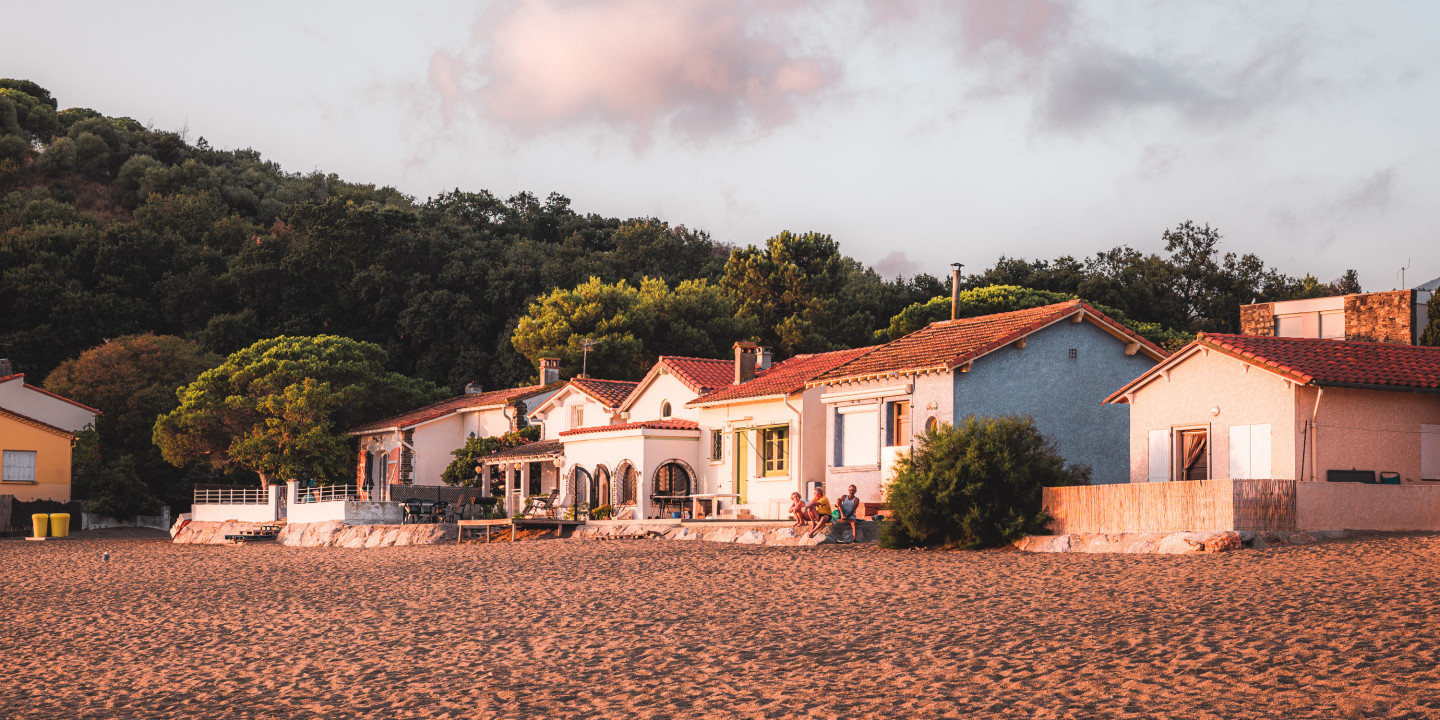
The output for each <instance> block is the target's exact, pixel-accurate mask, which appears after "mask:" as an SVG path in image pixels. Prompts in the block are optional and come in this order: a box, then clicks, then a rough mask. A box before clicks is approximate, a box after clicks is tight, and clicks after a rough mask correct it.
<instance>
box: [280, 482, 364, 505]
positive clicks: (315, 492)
mask: <svg viewBox="0 0 1440 720" xmlns="http://www.w3.org/2000/svg"><path fill="white" fill-rule="evenodd" d="M356 497H359V495H358V493H356V492H355V486H354V485H322V486H320V487H312V488H298V489H297V490H296V492H295V502H297V503H320V502H342V501H345V500H353V499H355V498H356Z"/></svg>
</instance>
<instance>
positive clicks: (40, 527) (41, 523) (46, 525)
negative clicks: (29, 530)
mask: <svg viewBox="0 0 1440 720" xmlns="http://www.w3.org/2000/svg"><path fill="white" fill-rule="evenodd" d="M30 524H31V525H34V526H35V537H45V535H46V533H45V531H46V530H48V529H50V516H49V515H46V514H45V513H35V514H34V515H31V516H30Z"/></svg>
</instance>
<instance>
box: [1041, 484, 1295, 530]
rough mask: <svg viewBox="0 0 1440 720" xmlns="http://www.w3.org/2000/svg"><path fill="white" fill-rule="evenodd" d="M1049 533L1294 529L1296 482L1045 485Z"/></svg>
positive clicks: (1045, 507) (1043, 501) (1045, 506)
mask: <svg viewBox="0 0 1440 720" xmlns="http://www.w3.org/2000/svg"><path fill="white" fill-rule="evenodd" d="M1042 503H1043V507H1044V510H1045V513H1046V514H1048V515H1049V516H1050V531H1051V532H1053V533H1055V534H1057V535H1068V534H1070V533H1162V532H1180V531H1185V530H1196V531H1199V530H1294V529H1295V481H1294V480H1191V481H1182V482H1164V483H1123V484H1117V485H1085V486H1078V487H1053V488H1045V491H1044V498H1043V500H1042Z"/></svg>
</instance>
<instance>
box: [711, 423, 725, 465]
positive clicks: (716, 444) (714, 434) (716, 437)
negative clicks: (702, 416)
mask: <svg viewBox="0 0 1440 720" xmlns="http://www.w3.org/2000/svg"><path fill="white" fill-rule="evenodd" d="M724 452H725V433H723V432H720V431H719V430H711V431H710V459H711V460H715V461H718V460H720V457H721V454H722V453H724Z"/></svg>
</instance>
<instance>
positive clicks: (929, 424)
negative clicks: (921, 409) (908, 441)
mask: <svg viewBox="0 0 1440 720" xmlns="http://www.w3.org/2000/svg"><path fill="white" fill-rule="evenodd" d="M939 429H940V421H939V420H938V419H936V418H935V416H933V415H932V416H930V418H929V419H928V420H926V421H925V432H935V431H936V430H939Z"/></svg>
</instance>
